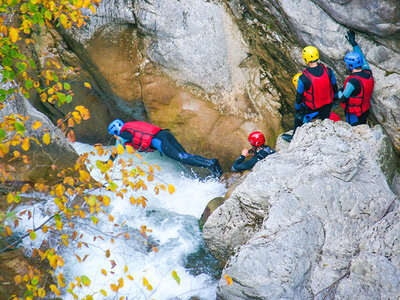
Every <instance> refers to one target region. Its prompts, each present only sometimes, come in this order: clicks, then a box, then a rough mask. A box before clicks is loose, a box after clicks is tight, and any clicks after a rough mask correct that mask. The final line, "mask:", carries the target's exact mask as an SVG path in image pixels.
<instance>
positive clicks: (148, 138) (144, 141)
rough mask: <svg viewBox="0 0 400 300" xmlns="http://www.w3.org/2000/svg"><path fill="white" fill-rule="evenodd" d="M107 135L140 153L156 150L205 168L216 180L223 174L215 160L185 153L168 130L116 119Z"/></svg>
mask: <svg viewBox="0 0 400 300" xmlns="http://www.w3.org/2000/svg"><path fill="white" fill-rule="evenodd" d="M108 133H109V134H111V135H115V136H117V144H119V143H121V144H122V145H123V146H124V145H130V146H132V147H133V148H134V149H137V150H138V151H141V152H142V151H145V152H152V151H154V150H158V151H160V152H161V153H162V154H164V155H166V156H168V157H169V158H172V159H174V160H176V161H178V162H180V163H182V164H186V165H189V166H194V167H202V168H207V169H209V170H210V171H211V174H212V176H214V177H217V178H218V177H220V176H221V175H222V173H223V171H222V168H221V166H220V164H219V162H218V160H217V159H216V158H213V159H207V158H204V157H202V156H199V155H192V154H189V153H187V152H186V150H185V149H184V148H183V147H182V145H181V144H179V142H178V141H177V140H176V139H175V137H174V136H173V135H172V134H171V133H170V132H169V131H168V130H162V129H161V128H160V127H157V126H154V125H152V124H149V123H146V122H141V121H133V122H127V123H124V122H123V121H121V120H119V119H117V120H114V121H112V122H111V123H110V125H109V126H108ZM110 159H112V160H114V159H115V157H110Z"/></svg>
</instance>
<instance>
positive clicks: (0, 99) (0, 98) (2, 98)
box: [0, 95, 7, 103]
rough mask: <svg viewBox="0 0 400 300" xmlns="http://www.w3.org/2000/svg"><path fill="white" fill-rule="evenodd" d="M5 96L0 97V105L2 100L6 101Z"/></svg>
mask: <svg viewBox="0 0 400 300" xmlns="http://www.w3.org/2000/svg"><path fill="white" fill-rule="evenodd" d="M6 98H7V95H0V103H2V102H3V101H4V100H6Z"/></svg>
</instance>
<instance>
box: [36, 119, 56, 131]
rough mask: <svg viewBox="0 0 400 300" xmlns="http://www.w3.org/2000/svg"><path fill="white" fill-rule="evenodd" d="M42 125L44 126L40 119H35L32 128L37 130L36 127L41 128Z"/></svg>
mask: <svg viewBox="0 0 400 300" xmlns="http://www.w3.org/2000/svg"><path fill="white" fill-rule="evenodd" d="M57 123H58V122H57ZM41 126H42V123H40V122H39V121H35V123H33V125H32V128H33V129H35V130H36V129H38V128H40V127H41Z"/></svg>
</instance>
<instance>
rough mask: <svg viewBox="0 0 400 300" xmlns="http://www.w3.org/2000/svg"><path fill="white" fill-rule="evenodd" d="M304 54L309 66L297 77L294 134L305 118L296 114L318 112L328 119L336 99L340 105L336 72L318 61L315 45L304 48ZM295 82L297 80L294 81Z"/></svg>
mask: <svg viewBox="0 0 400 300" xmlns="http://www.w3.org/2000/svg"><path fill="white" fill-rule="evenodd" d="M302 55H303V60H304V63H305V64H306V65H307V68H306V69H305V70H304V71H303V73H301V75H299V76H298V78H297V79H296V84H297V88H296V90H297V95H296V100H295V110H296V112H295V121H294V128H293V134H294V133H295V132H296V128H297V127H299V126H301V125H302V124H303V120H302V119H298V118H296V115H297V116H298V115H299V114H300V113H301V114H305V115H306V114H312V113H315V112H317V113H318V117H317V118H319V119H327V118H329V116H330V114H331V109H332V102H333V101H334V100H335V101H334V106H335V105H336V106H337V105H338V102H337V101H336V100H337V92H338V87H337V83H336V77H335V74H334V73H333V71H332V70H331V69H330V68H327V67H325V66H324V65H323V64H321V63H318V59H319V52H318V49H317V48H315V47H314V46H307V47H305V48H304V49H303V53H302ZM293 83H295V82H294V81H293ZM334 108H335V107H334ZM292 137H293V135H290V134H283V135H282V138H283V139H284V140H286V141H288V142H290V141H291V140H292Z"/></svg>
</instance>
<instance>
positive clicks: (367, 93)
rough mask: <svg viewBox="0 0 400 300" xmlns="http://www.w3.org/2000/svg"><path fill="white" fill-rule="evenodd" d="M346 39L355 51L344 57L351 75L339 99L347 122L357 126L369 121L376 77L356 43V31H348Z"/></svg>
mask: <svg viewBox="0 0 400 300" xmlns="http://www.w3.org/2000/svg"><path fill="white" fill-rule="evenodd" d="M346 39H347V40H348V41H349V43H350V44H351V46H352V47H353V51H351V52H349V53H347V54H346V56H345V57H344V61H345V63H346V65H347V68H348V69H349V70H350V72H351V75H350V76H349V77H347V79H346V80H345V82H344V86H343V88H342V89H340V91H339V101H340V103H341V105H342V107H343V109H344V112H345V114H346V122H347V123H349V124H351V125H352V126H356V125H359V124H366V123H367V118H368V115H369V108H370V106H371V95H372V91H373V89H374V78H373V77H372V71H371V69H370V67H369V65H368V62H367V60H366V59H365V56H364V54H363V53H362V51H361V49H360V47H359V46H358V44H357V43H356V34H355V32H354V31H353V30H349V31H347V35H346Z"/></svg>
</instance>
